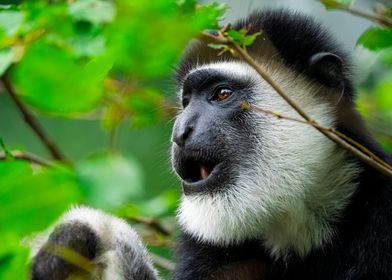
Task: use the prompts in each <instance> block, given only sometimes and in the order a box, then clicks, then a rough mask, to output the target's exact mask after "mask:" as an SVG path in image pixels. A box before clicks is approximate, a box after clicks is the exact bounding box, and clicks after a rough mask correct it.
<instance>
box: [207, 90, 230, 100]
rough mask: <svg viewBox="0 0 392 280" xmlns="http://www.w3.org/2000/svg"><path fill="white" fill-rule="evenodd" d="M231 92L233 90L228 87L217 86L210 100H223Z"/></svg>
mask: <svg viewBox="0 0 392 280" xmlns="http://www.w3.org/2000/svg"><path fill="white" fill-rule="evenodd" d="M232 94H233V90H232V89H230V88H228V87H220V88H217V89H216V90H215V92H214V95H213V96H212V100H215V101H223V100H226V99H227V98H229V97H230V96H231V95H232Z"/></svg>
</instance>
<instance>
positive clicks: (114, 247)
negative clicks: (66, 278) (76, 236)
mask: <svg viewBox="0 0 392 280" xmlns="http://www.w3.org/2000/svg"><path fill="white" fill-rule="evenodd" d="M75 222H79V223H82V224H85V225H88V226H89V227H90V228H91V229H92V230H93V231H94V232H95V233H96V234H97V235H98V237H99V242H100V248H101V250H102V251H101V252H100V253H101V254H100V256H98V258H97V259H96V260H94V262H95V263H96V264H98V265H99V266H101V267H103V268H104V269H103V271H102V272H101V273H102V274H101V275H100V277H101V278H99V279H102V280H109V279H110V280H123V279H134V278H130V276H128V275H127V273H128V272H130V273H132V271H129V269H133V270H135V271H136V270H137V269H139V268H140V266H147V268H148V269H149V270H151V271H153V272H154V273H155V276H156V278H157V279H158V276H157V273H156V271H155V269H154V268H153V266H152V261H151V260H150V258H149V256H148V254H147V251H146V248H145V247H144V245H143V243H142V242H141V240H140V238H139V236H138V235H137V233H136V232H135V231H134V230H133V229H132V228H131V227H130V226H129V225H128V224H127V223H126V222H125V221H123V220H121V219H119V218H117V217H114V216H111V215H109V214H106V213H104V212H102V211H99V210H96V209H92V208H88V207H74V208H72V209H71V210H69V211H68V212H66V213H65V214H64V215H63V216H62V217H61V218H60V219H59V221H57V222H56V224H55V225H54V226H52V227H51V228H50V229H48V231H47V233H45V234H41V235H39V236H37V237H36V238H34V239H35V240H34V242H33V243H32V244H31V247H32V255H33V256H35V255H36V254H37V253H38V250H39V249H41V248H42V246H43V245H44V244H45V242H47V240H48V235H49V234H50V233H51V232H53V229H54V227H55V226H57V225H65V226H66V224H71V223H75ZM129 248H131V249H132V250H129ZM127 269H128V271H127Z"/></svg>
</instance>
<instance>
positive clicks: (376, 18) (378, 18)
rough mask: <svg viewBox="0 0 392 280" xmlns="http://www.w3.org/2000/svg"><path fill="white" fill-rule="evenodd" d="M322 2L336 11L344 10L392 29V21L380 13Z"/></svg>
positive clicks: (327, 1) (330, 1)
mask: <svg viewBox="0 0 392 280" xmlns="http://www.w3.org/2000/svg"><path fill="white" fill-rule="evenodd" d="M321 2H322V3H323V4H325V5H328V6H330V7H332V8H334V9H336V10H342V11H345V12H348V13H350V14H353V15H355V16H360V17H363V18H365V19H368V20H370V21H373V22H375V23H377V24H380V25H383V26H385V27H388V28H392V19H390V18H388V17H386V16H383V15H381V14H378V13H371V12H368V11H364V10H361V9H358V8H355V7H350V6H347V5H344V4H341V3H339V2H337V1H333V0H321Z"/></svg>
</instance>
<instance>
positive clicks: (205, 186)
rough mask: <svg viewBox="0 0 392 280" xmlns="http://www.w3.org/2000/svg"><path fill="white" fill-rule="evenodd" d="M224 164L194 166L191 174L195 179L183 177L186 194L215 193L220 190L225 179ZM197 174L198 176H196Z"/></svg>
mask: <svg viewBox="0 0 392 280" xmlns="http://www.w3.org/2000/svg"><path fill="white" fill-rule="evenodd" d="M223 166H224V164H223V162H221V163H216V164H212V163H208V164H206V163H199V164H198V165H196V166H194V168H193V169H192V172H191V174H192V173H193V174H194V177H189V176H186V177H181V178H182V187H183V190H184V194H186V195H189V194H192V193H198V192H205V191H213V190H216V189H217V188H219V186H220V182H221V181H222V179H223V177H224V172H223V170H224V168H223ZM196 174H197V176H195V175H196Z"/></svg>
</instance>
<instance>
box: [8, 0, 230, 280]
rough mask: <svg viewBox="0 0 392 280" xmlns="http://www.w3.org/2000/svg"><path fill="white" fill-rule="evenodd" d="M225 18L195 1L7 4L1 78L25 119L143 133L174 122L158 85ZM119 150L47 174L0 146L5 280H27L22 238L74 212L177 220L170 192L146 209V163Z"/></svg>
mask: <svg viewBox="0 0 392 280" xmlns="http://www.w3.org/2000/svg"><path fill="white" fill-rule="evenodd" d="M225 9H226V8H225V6H224V5H220V4H216V3H212V4H209V5H199V4H198V3H196V1H194V0H182V1H174V0H151V1H133V0H121V1H117V2H115V3H114V2H112V1H105V0H76V1H52V3H51V4H48V2H47V1H35V0H28V1H23V2H22V3H21V4H19V5H0V75H1V76H2V79H3V80H8V81H9V82H10V84H11V85H12V87H13V88H14V90H15V94H16V98H18V99H20V100H21V102H22V103H21V104H22V106H25V107H26V108H27V110H33V111H34V112H35V113H36V114H37V113H38V114H41V115H47V116H49V117H62V118H69V119H78V118H85V117H88V116H92V115H93V116H95V117H96V118H99V119H100V120H101V122H102V127H103V129H104V130H108V131H109V133H112V134H113V138H114V134H115V130H116V128H117V127H118V126H119V125H120V124H121V123H123V122H124V121H128V122H130V123H131V124H132V126H134V127H142V126H146V125H151V124H154V123H157V122H160V121H161V120H163V119H164V117H166V116H168V115H170V113H171V114H172V111H170V110H168V109H167V106H166V104H168V103H170V102H171V101H170V100H167V98H166V97H165V95H164V94H163V91H162V88H161V86H160V85H159V84H160V83H157V82H156V81H158V80H161V79H163V78H165V77H167V76H168V75H170V73H171V71H172V68H173V66H174V65H175V63H176V61H177V59H178V57H179V55H180V54H181V52H182V50H183V49H184V47H185V45H186V43H187V42H188V41H189V40H190V39H191V38H192V37H194V36H195V35H197V34H198V33H200V32H201V31H202V30H204V29H211V28H216V27H217V21H218V20H219V19H220V17H221V16H222V15H223V13H224V11H225ZM0 136H1V135H0ZM113 142H115V139H113ZM111 144H112V145H111V147H110V149H109V150H108V151H106V152H99V153H96V154H95V155H93V156H90V157H88V158H85V159H83V160H81V161H79V162H76V163H74V162H70V161H69V160H66V159H65V158H64V159H61V162H52V163H50V166H46V163H45V164H43V165H42V166H41V165H39V164H36V163H29V162H27V161H21V160H18V159H17V158H14V157H13V154H12V153H11V151H9V149H7V147H6V146H5V145H4V143H3V141H1V147H2V150H3V151H4V152H5V153H3V156H6V160H5V161H0V177H1V181H0V201H1V204H0V223H1V224H2V225H7V226H6V227H1V228H0V235H1V236H2V238H3V242H2V244H1V245H0V278H1V279H25V278H27V271H28V269H27V266H26V264H27V255H28V250H27V248H26V247H24V245H23V244H22V243H21V242H20V240H21V238H22V237H25V236H27V235H30V234H32V233H34V232H37V231H41V230H43V229H45V228H46V227H47V226H48V225H50V224H51V223H52V222H53V221H54V220H55V219H56V218H58V217H59V215H60V214H61V213H62V212H63V211H64V210H65V209H67V208H68V207H69V205H70V204H75V203H84V204H87V205H91V206H93V207H97V208H101V209H104V210H107V211H112V212H115V213H117V214H119V215H121V216H123V217H127V216H131V215H135V214H144V215H148V216H152V215H155V216H167V215H172V214H173V209H174V205H175V203H176V201H177V199H178V195H177V194H174V193H173V192H172V191H166V192H164V193H162V194H161V195H159V196H158V197H156V198H149V199H147V200H146V199H145V195H144V177H145V174H144V172H143V169H142V167H141V165H140V163H139V162H138V160H137V159H136V158H134V157H132V156H130V155H127V156H125V155H123V154H122V153H121V152H119V151H117V152H113V146H114V147H115V143H111ZM130 203H132V204H130ZM131 205H132V206H131ZM157 205H160V206H159V207H157ZM4 238H5V240H4Z"/></svg>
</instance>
